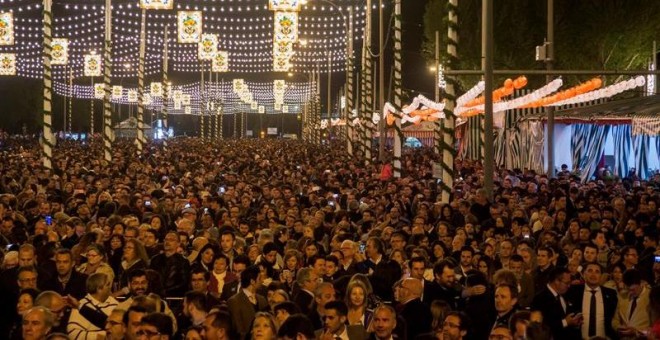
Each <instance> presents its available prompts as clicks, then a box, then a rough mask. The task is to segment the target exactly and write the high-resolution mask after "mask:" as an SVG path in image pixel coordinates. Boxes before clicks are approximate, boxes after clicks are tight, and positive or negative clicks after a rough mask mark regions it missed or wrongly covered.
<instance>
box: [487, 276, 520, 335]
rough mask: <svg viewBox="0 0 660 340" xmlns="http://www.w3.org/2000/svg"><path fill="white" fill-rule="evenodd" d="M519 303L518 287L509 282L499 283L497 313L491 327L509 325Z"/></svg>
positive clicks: (496, 301) (496, 296)
mask: <svg viewBox="0 0 660 340" xmlns="http://www.w3.org/2000/svg"><path fill="white" fill-rule="evenodd" d="M517 303H518V287H516V286H512V285H509V284H498V285H497V287H496V288H495V310H496V311H497V315H496V318H495V322H494V324H493V327H492V328H491V329H494V328H495V327H497V326H498V325H505V326H507V327H508V326H509V322H510V321H511V317H512V316H513V314H514V313H515V312H516V310H517V308H516V304H517Z"/></svg>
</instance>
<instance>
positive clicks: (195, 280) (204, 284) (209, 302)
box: [190, 267, 238, 310]
mask: <svg viewBox="0 0 660 340" xmlns="http://www.w3.org/2000/svg"><path fill="white" fill-rule="evenodd" d="M210 279H211V273H209V272H207V271H206V270H204V268H201V267H198V268H194V269H193V270H192V272H191V273H190V289H192V290H193V291H195V292H200V293H203V294H204V296H205V297H206V307H207V310H211V308H213V307H214V306H217V305H219V304H220V303H221V302H220V299H218V298H217V297H215V296H213V295H212V294H211V293H209V289H208V286H209V281H210ZM237 286H238V285H237ZM223 292H224V289H223ZM234 293H236V289H234ZM232 295H233V294H232ZM223 301H227V300H223Z"/></svg>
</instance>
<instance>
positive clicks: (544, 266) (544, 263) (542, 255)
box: [532, 246, 555, 292]
mask: <svg viewBox="0 0 660 340" xmlns="http://www.w3.org/2000/svg"><path fill="white" fill-rule="evenodd" d="M554 255H555V252H554V250H552V248H550V247H547V246H545V247H541V248H539V249H538V250H537V251H536V264H537V267H536V268H534V270H533V271H532V278H534V292H540V291H541V290H542V289H543V287H545V285H546V284H547V283H548V282H549V277H550V273H551V272H552V269H553V268H554V266H553V265H552V258H553V257H554Z"/></svg>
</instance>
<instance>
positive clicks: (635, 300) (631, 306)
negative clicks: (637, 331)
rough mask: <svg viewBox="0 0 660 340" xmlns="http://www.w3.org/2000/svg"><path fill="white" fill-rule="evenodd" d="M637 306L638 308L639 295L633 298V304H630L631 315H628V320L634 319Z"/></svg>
mask: <svg viewBox="0 0 660 340" xmlns="http://www.w3.org/2000/svg"><path fill="white" fill-rule="evenodd" d="M635 308H637V297H634V298H633V300H632V304H631V305H630V315H629V316H628V320H630V319H632V316H633V313H634V312H635Z"/></svg>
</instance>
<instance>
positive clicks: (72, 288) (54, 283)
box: [44, 269, 87, 300]
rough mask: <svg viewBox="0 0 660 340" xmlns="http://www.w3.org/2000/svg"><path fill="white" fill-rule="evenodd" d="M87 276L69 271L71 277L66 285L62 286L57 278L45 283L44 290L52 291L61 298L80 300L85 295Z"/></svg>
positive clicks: (73, 270) (72, 270)
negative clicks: (68, 297)
mask: <svg viewBox="0 0 660 340" xmlns="http://www.w3.org/2000/svg"><path fill="white" fill-rule="evenodd" d="M86 284H87V274H83V273H80V272H78V271H76V270H75V269H71V277H69V281H68V282H67V283H66V285H62V283H60V280H58V278H57V277H55V278H53V279H51V280H49V281H48V282H47V283H46V287H44V288H45V289H44V290H53V291H56V292H57V293H59V294H60V295H62V296H67V295H71V296H73V297H75V298H76V299H78V300H80V299H82V298H84V297H85V295H86V294H87V286H86Z"/></svg>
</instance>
